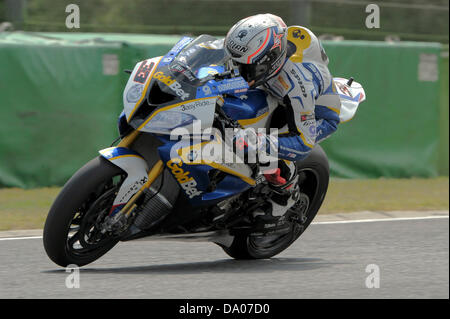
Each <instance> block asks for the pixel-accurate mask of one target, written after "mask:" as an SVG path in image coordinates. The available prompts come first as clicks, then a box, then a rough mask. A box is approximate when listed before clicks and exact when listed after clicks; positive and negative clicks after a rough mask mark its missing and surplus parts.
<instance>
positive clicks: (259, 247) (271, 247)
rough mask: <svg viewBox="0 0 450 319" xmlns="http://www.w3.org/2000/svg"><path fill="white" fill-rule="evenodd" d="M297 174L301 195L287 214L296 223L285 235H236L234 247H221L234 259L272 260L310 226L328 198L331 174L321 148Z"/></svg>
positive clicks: (300, 167) (302, 164)
mask: <svg viewBox="0 0 450 319" xmlns="http://www.w3.org/2000/svg"><path fill="white" fill-rule="evenodd" d="M297 172H298V176H299V179H298V184H299V189H300V191H301V193H299V194H298V199H297V202H296V203H295V205H294V206H293V207H292V208H291V209H290V210H289V211H288V212H287V213H286V214H285V215H286V216H292V217H295V218H294V219H296V221H294V222H288V224H287V225H288V227H287V229H286V230H285V231H283V232H276V233H275V234H270V233H267V234H263V235H262V234H242V235H236V236H235V238H234V240H233V242H232V244H231V246H229V247H225V246H222V248H223V250H224V251H225V252H226V253H227V254H228V255H229V256H231V257H233V258H235V259H262V258H270V257H273V256H275V255H277V254H279V253H280V252H282V251H283V250H285V249H286V248H288V247H289V246H290V245H291V244H292V243H293V242H294V241H296V240H297V239H298V238H299V237H300V235H301V234H302V233H303V232H304V231H305V230H306V228H307V227H308V226H309V224H311V222H312V220H313V219H314V217H315V216H316V214H317V212H318V211H319V208H320V206H321V205H322V202H323V200H324V198H325V195H326V192H327V189H328V181H329V174H330V172H329V165H328V159H327V156H326V154H325V152H324V151H323V149H322V148H321V147H320V146H319V145H317V146H316V147H315V148H314V150H313V151H311V153H310V155H309V156H308V157H307V158H306V159H304V160H302V161H300V162H298V163H297Z"/></svg>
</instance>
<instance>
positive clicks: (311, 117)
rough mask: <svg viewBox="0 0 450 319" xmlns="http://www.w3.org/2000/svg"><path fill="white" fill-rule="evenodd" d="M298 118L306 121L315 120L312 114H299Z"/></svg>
mask: <svg viewBox="0 0 450 319" xmlns="http://www.w3.org/2000/svg"><path fill="white" fill-rule="evenodd" d="M300 120H301V121H302V122H305V121H308V120H315V116H314V114H303V115H301V116H300Z"/></svg>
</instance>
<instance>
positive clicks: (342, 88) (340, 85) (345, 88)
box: [335, 82, 353, 98]
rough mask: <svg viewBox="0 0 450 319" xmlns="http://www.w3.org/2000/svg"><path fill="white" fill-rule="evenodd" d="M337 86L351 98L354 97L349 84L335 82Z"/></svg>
mask: <svg viewBox="0 0 450 319" xmlns="http://www.w3.org/2000/svg"><path fill="white" fill-rule="evenodd" d="M335 83H336V86H337V87H338V88H339V90H341V92H342V93H343V94H345V95H347V96H349V97H351V98H353V94H352V92H350V90H349V89H348V87H347V85H345V84H342V83H339V82H335Z"/></svg>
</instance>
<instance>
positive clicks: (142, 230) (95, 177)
mask: <svg viewBox="0 0 450 319" xmlns="http://www.w3.org/2000/svg"><path fill="white" fill-rule="evenodd" d="M226 60H227V59H226V54H225V52H224V50H223V49H222V48H221V46H220V45H219V41H217V40H216V39H215V38H213V37H210V36H207V35H202V36H200V37H198V38H195V39H193V38H190V37H184V38H182V39H181V40H180V41H179V42H178V43H177V44H176V45H175V46H174V47H173V48H172V49H171V50H170V51H169V52H168V53H167V54H166V55H165V56H162V57H156V58H152V59H148V60H144V61H142V62H139V63H138V64H137V65H136V66H135V67H134V69H133V70H132V71H129V73H131V74H130V78H129V80H128V83H127V85H126V87H125V90H124V94H123V103H124V110H123V112H122V114H121V115H120V117H119V120H118V128H119V133H120V142H119V143H118V145H116V146H114V147H110V148H107V149H104V150H101V151H100V156H98V157H97V158H94V159H93V160H91V161H90V162H88V163H87V164H86V165H85V166H83V167H82V168H81V169H80V170H78V171H77V172H76V173H75V174H74V175H73V176H72V177H71V178H70V179H69V181H68V182H67V183H66V184H65V186H64V187H63V188H62V190H61V192H60V194H59V195H58V196H57V198H56V200H55V202H54V203H53V205H52V207H51V209H50V212H49V214H48V217H47V220H46V223H45V228H44V237H43V241H44V247H45V250H46V252H47V254H48V256H49V257H50V259H51V260H53V261H54V262H55V263H56V264H58V265H60V266H63V267H64V266H67V265H69V264H75V265H78V266H83V265H86V264H89V263H91V262H93V261H94V260H96V259H98V258H100V257H101V256H102V255H104V254H105V253H106V252H108V251H109V250H110V249H111V248H113V246H114V245H116V244H117V243H118V242H119V241H130V240H134V239H139V238H144V237H146V238H148V239H160V240H168V239H172V240H173V239H176V240H195V241H198V240H204V241H210V242H213V243H216V244H218V245H220V246H221V247H222V248H223V250H224V251H225V252H226V253H227V254H228V255H229V256H231V257H233V258H236V259H257V258H270V257H272V256H275V255H276V254H278V253H280V252H281V251H283V250H285V249H286V248H287V247H289V246H290V245H291V244H292V243H293V242H294V241H295V240H296V239H298V238H299V236H300V235H301V234H302V233H303V232H304V231H305V229H306V228H307V227H308V225H309V224H310V223H311V221H312V220H313V219H314V217H315V216H316V214H317V212H318V210H319V208H320V206H321V204H322V202H323V200H324V198H325V194H326V192H327V188H328V181H329V166H328V160H327V157H326V155H325V153H324V151H323V150H322V148H321V147H320V146H318V145H317V146H316V147H315V148H314V149H313V151H312V152H311V153H310V155H309V156H308V157H307V158H306V159H305V160H302V161H301V162H298V163H296V182H295V183H296V185H295V194H293V195H292V198H291V200H292V199H293V204H292V205H291V206H290V208H289V210H288V211H287V212H286V213H285V214H284V215H283V216H281V217H280V216H274V215H273V214H272V212H273V209H274V208H273V207H272V206H273V204H272V203H273V201H271V199H272V198H273V197H274V196H280V194H279V193H278V192H277V191H276V190H274V189H273V188H272V187H271V186H270V185H268V183H267V182H266V180H265V179H264V178H261V177H262V175H261V173H260V171H259V168H258V167H257V166H258V164H247V163H246V162H245V161H242V162H236V161H226V160H223V151H224V150H225V151H227V150H228V151H229V152H230V153H231V154H233V149H230V146H229V144H228V143H227V142H226V139H224V138H223V134H225V132H226V130H227V129H229V128H231V129H233V128H259V129H261V128H266V129H269V128H273V127H282V126H283V125H284V124H285V123H283V121H284V118H285V115H284V114H283V112H284V108H283V107H282V106H279V105H278V103H277V101H276V100H275V99H273V98H272V97H271V96H270V95H268V94H266V92H265V91H264V90H260V89H249V88H248V84H247V82H246V81H245V80H244V79H243V78H242V77H240V76H239V74H238V71H237V70H236V69H233V68H231V67H229V66H228V65H227V63H226ZM340 80H342V81H341V82H340V83H341V85H339V87H341V86H342V88H345V89H346V90H347V91H348V90H356V91H354V92H352V94H347V95H346V94H345V92H340V93H342V97H343V98H342V99H343V101H344V102H345V103H346V107H344V111H345V112H343V113H345V114H346V115H345V116H346V117H347V118H351V117H353V115H354V113H355V112H356V108H357V106H358V104H359V102H361V101H362V100H363V98H364V95H363V93H364V92H363V89H362V88H361V87H360V86H358V85H353V87H352V88H350V86H348V85H347V84H346V80H345V79H340ZM337 81H339V80H337ZM355 84H357V83H356V82H355ZM343 106H344V103H343ZM174 132H178V133H177V134H174ZM215 150H220V152H215ZM225 153H226V152H225Z"/></svg>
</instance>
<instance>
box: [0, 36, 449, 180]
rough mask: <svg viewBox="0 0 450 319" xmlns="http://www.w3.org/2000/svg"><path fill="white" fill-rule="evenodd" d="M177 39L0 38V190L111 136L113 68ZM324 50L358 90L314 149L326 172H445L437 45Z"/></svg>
mask: <svg viewBox="0 0 450 319" xmlns="http://www.w3.org/2000/svg"><path fill="white" fill-rule="evenodd" d="M179 38H180V37H179V36H162V35H138V34H99V33H25V32H10V33H0V120H1V125H0V187H22V188H33V187H41V186H52V185H62V184H64V182H65V181H66V180H67V179H68V178H69V177H70V176H71V175H72V174H73V173H74V172H75V171H76V170H77V169H78V168H79V167H81V166H82V165H83V164H84V163H85V162H87V161H88V160H90V159H91V158H93V157H94V156H97V151H98V150H99V149H102V148H105V147H108V146H109V145H110V144H111V142H112V141H113V140H114V139H115V138H116V137H117V135H118V133H117V128H116V123H117V117H118V115H119V113H120V111H121V109H122V91H123V88H124V86H125V84H126V81H127V77H128V75H127V74H125V73H123V72H122V70H123V69H132V68H133V67H134V65H135V64H136V63H137V62H138V61H141V60H143V59H145V58H148V57H153V56H160V55H163V54H165V53H166V52H167V51H168V50H169V49H170V48H171V47H172V46H173V44H175V43H176V42H177V40H178V39H179ZM324 47H325V49H326V51H327V54H328V55H329V57H330V61H331V62H330V70H331V72H332V74H333V75H334V76H340V77H350V76H353V77H354V78H355V80H356V81H358V82H360V83H362V84H363V86H364V88H365V90H366V94H367V101H366V102H364V103H363V104H362V105H361V107H360V109H359V111H358V113H357V114H356V117H355V118H354V120H352V121H351V122H349V123H345V124H342V125H341V126H340V127H339V129H338V131H337V132H336V133H335V134H333V135H332V136H331V137H330V138H329V139H328V140H326V141H324V142H323V143H322V145H323V146H324V148H325V150H326V152H327V154H328V156H329V159H330V166H331V173H332V175H333V176H337V177H346V178H375V177H380V176H385V177H411V176H421V177H431V176H436V175H439V174H448V55H447V59H446V60H445V58H442V57H441V52H442V51H443V49H442V47H441V45H440V44H436V43H412V42H410V43H408V42H407V43H403V42H402V43H398V44H390V43H384V42H364V41H342V42H324ZM447 51H448V49H447ZM436 68H437V69H436ZM445 76H446V78H445ZM445 115H446V116H445Z"/></svg>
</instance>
